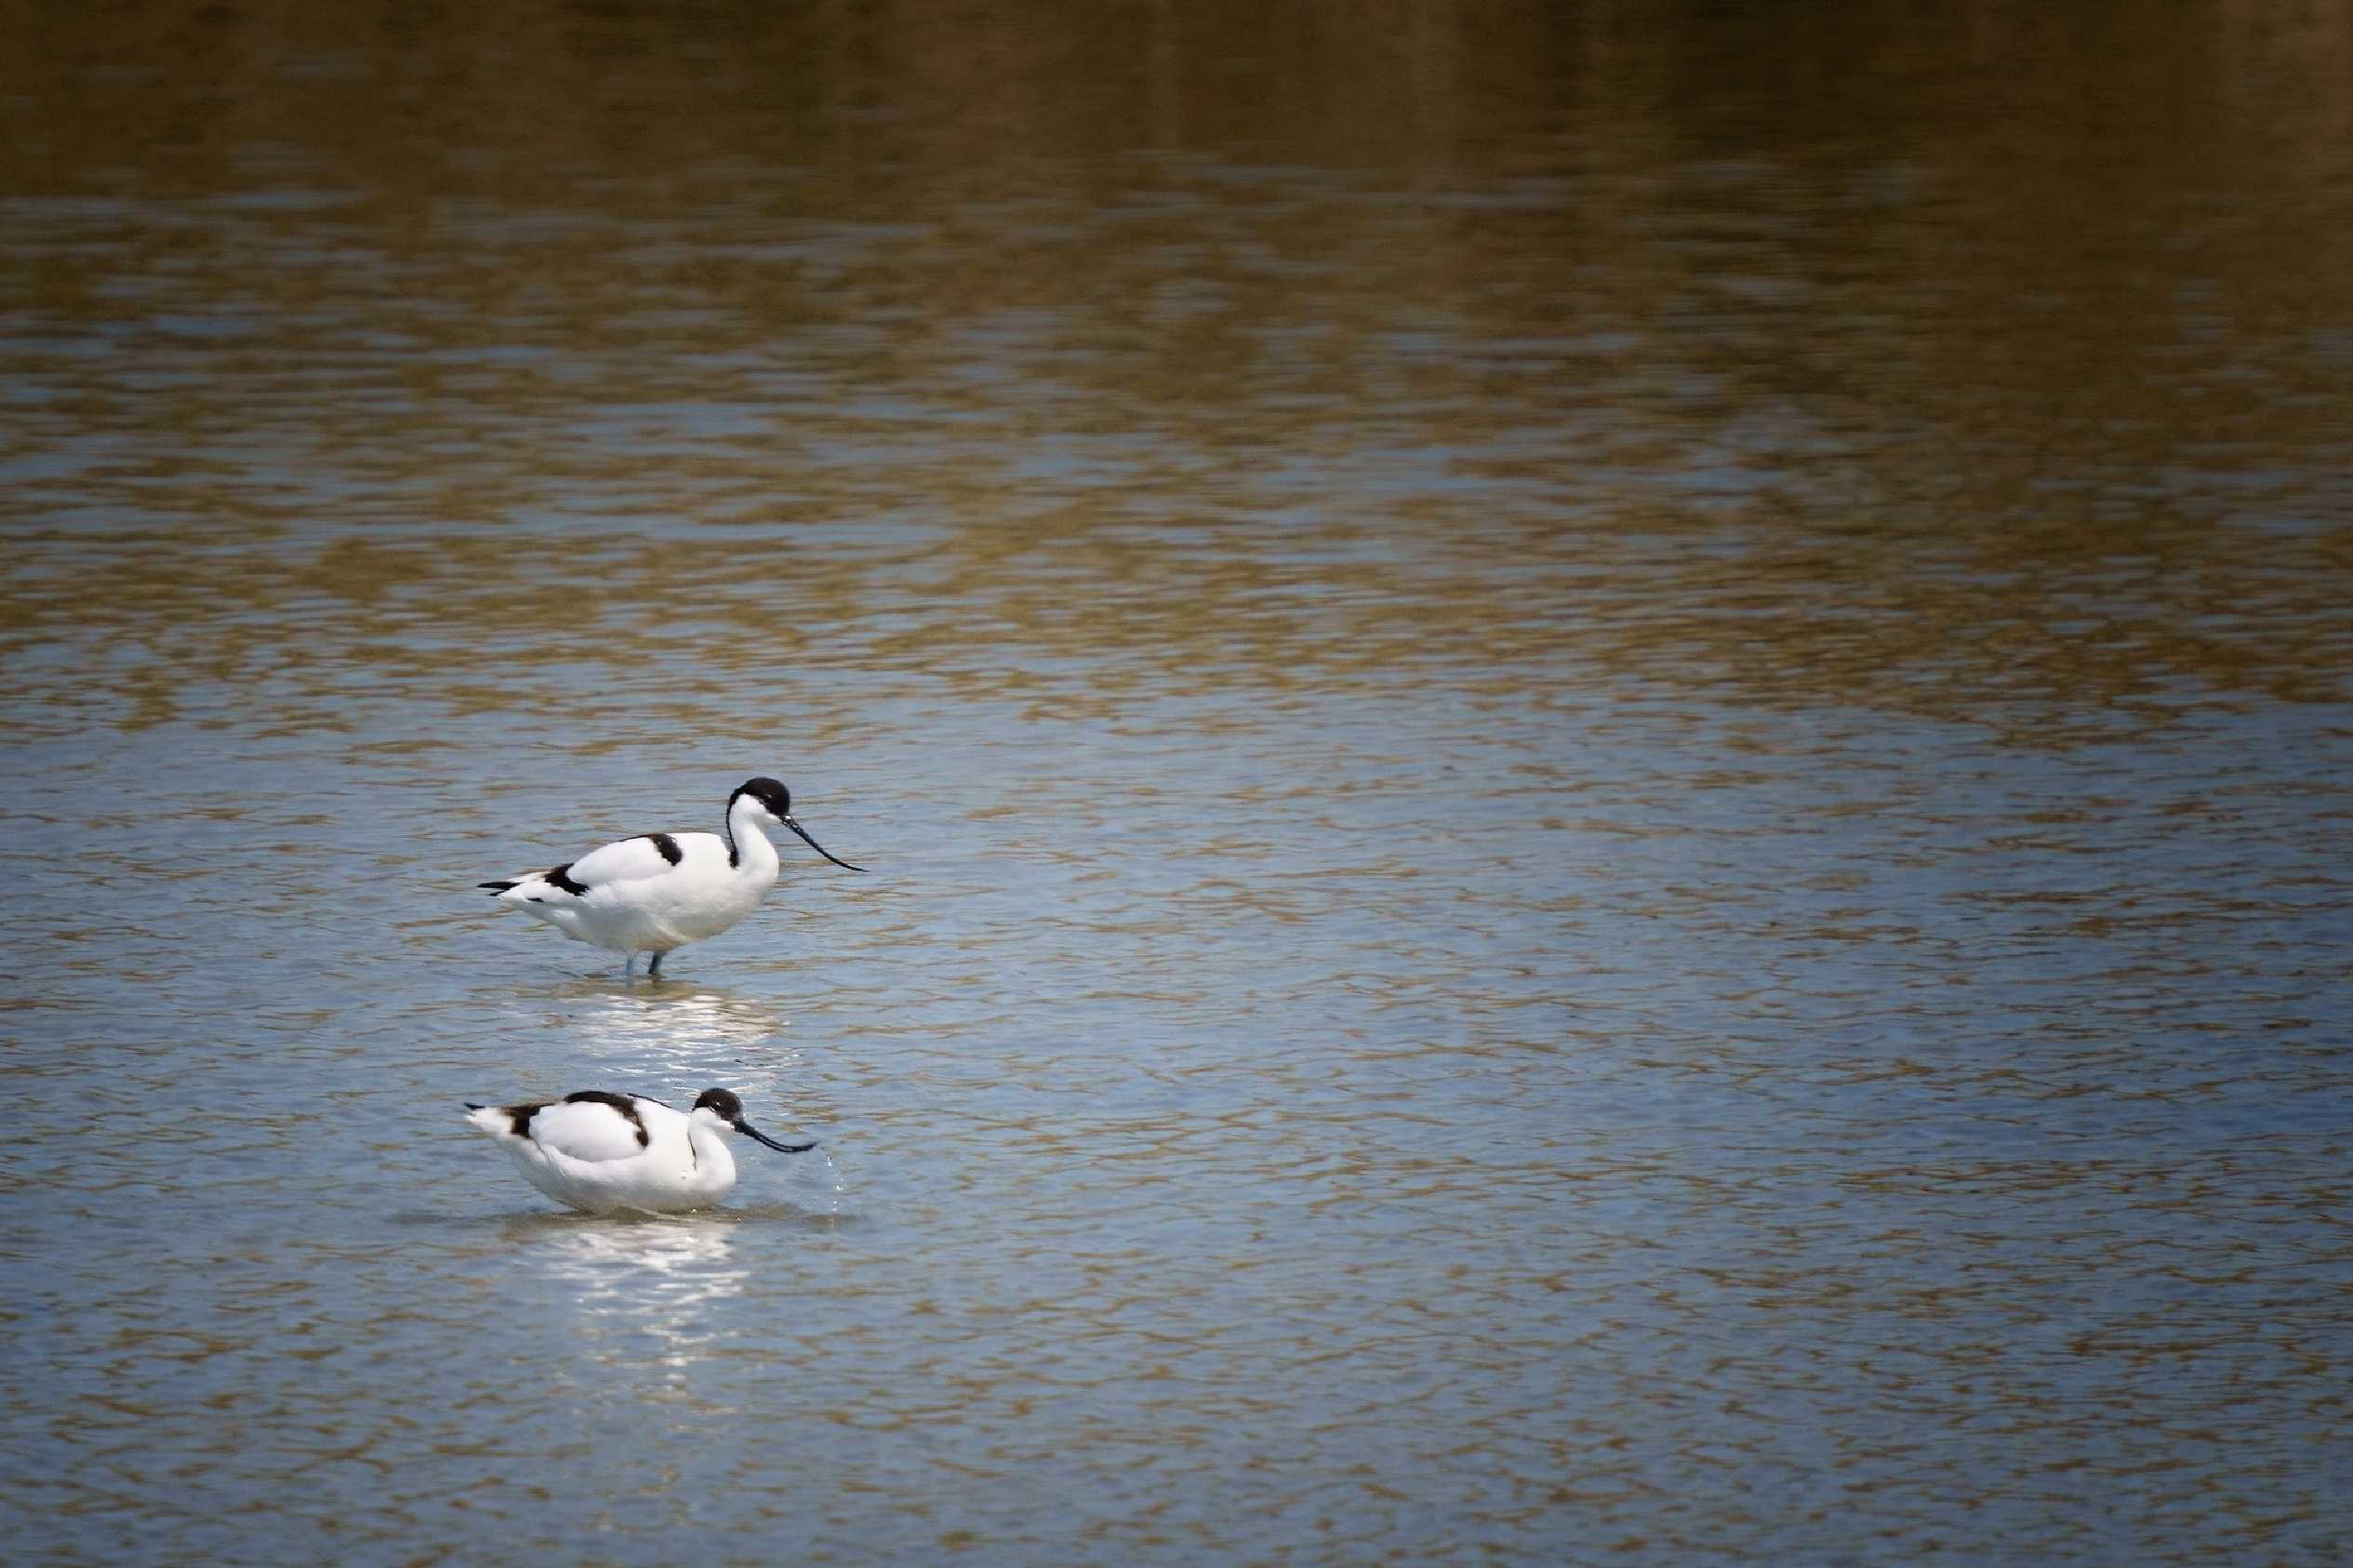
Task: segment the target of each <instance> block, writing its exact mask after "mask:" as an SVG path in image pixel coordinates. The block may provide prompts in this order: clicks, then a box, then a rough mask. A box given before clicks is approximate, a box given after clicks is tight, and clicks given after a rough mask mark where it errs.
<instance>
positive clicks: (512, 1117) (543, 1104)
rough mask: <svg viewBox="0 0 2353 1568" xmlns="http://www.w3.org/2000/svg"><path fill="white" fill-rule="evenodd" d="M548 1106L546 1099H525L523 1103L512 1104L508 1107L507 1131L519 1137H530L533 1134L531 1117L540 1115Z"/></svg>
mask: <svg viewBox="0 0 2353 1568" xmlns="http://www.w3.org/2000/svg"><path fill="white" fill-rule="evenodd" d="M547 1108H548V1102H547V1101H546V1100H525V1102H524V1103H523V1104H521V1105H511V1106H508V1107H506V1108H505V1110H506V1113H507V1131H509V1132H511V1133H512V1134H513V1135H514V1136H517V1137H519V1138H527V1137H529V1136H531V1118H533V1117H534V1116H537V1115H538V1114H539V1112H541V1111H542V1110H546V1109H547Z"/></svg>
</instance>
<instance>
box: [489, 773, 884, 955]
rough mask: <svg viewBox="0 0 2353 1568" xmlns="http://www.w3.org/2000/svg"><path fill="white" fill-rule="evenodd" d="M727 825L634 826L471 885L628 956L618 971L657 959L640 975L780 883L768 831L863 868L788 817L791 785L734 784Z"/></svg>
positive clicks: (754, 905)
mask: <svg viewBox="0 0 2353 1568" xmlns="http://www.w3.org/2000/svg"><path fill="white" fill-rule="evenodd" d="M726 827H727V831H726V832H725V834H724V835H723V834H720V833H640V834H638V835H637V837H635V838H630V839H621V840H618V842H616V843H613V844H606V845H605V847H604V848H602V849H593V850H591V851H590V852H589V853H588V854H586V855H583V856H581V857H579V858H578V860H569V861H566V862H565V863H564V864H563V865H561V866H558V867H556V868H555V869H554V870H549V871H535V872H533V873H532V874H531V875H529V876H523V877H514V878H512V879H510V880H508V881H505V882H485V883H482V884H478V885H480V886H483V887H486V888H488V889H489V890H490V896H491V897H494V898H496V899H498V900H499V902H500V903H502V904H512V905H514V906H516V907H517V908H519V909H521V910H523V911H524V912H525V914H533V915H537V916H538V917H539V918H540V919H541V920H544V921H546V922H547V923H548V924H550V925H552V926H554V927H555V928H556V929H557V930H558V931H561V932H563V933H564V934H565V936H566V937H571V938H572V939H573V940H574V941H576V942H590V943H593V944H594V945H595V946H597V947H600V948H609V949H611V950H613V951H615V952H618V953H623V954H626V955H627V956H626V957H625V958H624V959H623V960H622V963H621V973H623V974H624V975H626V974H628V973H629V972H630V968H631V965H633V964H635V963H636V962H637V955H638V954H639V953H641V952H650V953H652V954H653V955H654V962H653V963H650V964H648V965H647V966H646V969H645V972H646V973H647V974H648V975H658V974H660V973H661V972H662V955H663V954H664V953H666V952H668V951H670V950H671V949H672V948H675V947H682V946H684V945H685V944H686V943H688V942H699V941H701V940H702V939H703V938H704V937H716V936H718V935H719V933H721V932H722V931H725V930H726V929H727V927H729V926H730V925H733V924H735V923H736V922H738V921H739V920H741V919H742V918H743V917H744V916H746V915H748V914H750V913H751V911H752V910H756V909H758V908H759V907H760V900H761V898H762V897H764V896H765V895H766V893H767V891H768V889H769V887H770V886H771V885H772V884H774V883H775V882H776V880H777V869H778V866H777V850H776V845H774V844H770V843H769V842H768V832H769V831H773V830H775V829H777V828H779V827H783V828H790V829H791V830H792V831H794V832H796V833H799V834H800V835H801V839H802V842H804V843H805V844H807V845H808V846H809V847H810V848H811V849H814V850H816V851H817V852H818V854H819V855H823V856H825V857H826V858H827V859H828V860H831V861H832V862H833V863H834V864H835V865H837V866H840V867H842V868H843V869H844V870H852V871H862V870H865V869H866V868H865V867H863V866H853V865H851V864H850V863H849V862H848V861H847V860H843V859H839V858H836V857H834V856H832V855H831V854H828V853H827V851H826V848H825V846H824V845H823V844H819V843H818V842H817V840H815V839H813V838H810V837H809V835H808V831H807V830H805V829H804V828H803V827H802V826H801V824H800V823H799V822H797V821H795V820H793V817H792V794H791V791H789V790H787V789H786V788H785V787H784V786H783V785H781V784H779V783H778V782H777V781H776V780H775V779H773V778H753V779H749V780H746V781H745V782H744V783H741V784H738V785H737V786H736V792H735V793H734V794H732V795H729V796H728V797H727V812H726Z"/></svg>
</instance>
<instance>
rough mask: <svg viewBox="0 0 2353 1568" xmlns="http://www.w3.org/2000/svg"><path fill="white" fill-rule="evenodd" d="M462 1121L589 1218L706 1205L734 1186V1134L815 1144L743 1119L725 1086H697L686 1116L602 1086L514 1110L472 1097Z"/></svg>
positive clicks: (797, 1148)
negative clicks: (770, 1132)
mask: <svg viewBox="0 0 2353 1568" xmlns="http://www.w3.org/2000/svg"><path fill="white" fill-rule="evenodd" d="M466 1121H467V1122H468V1123H471V1124H472V1125H473V1126H475V1127H477V1128H479V1129H481V1130H482V1131H483V1132H485V1133H487V1134H489V1135H490V1136H491V1137H493V1138H495V1139H497V1140H498V1143H499V1147H500V1148H501V1149H505V1150H506V1151H507V1152H508V1153H509V1154H510V1155H512V1156H513V1158H514V1163H515V1164H516V1166H517V1167H518V1168H520V1169H521V1170H522V1172H523V1175H524V1176H525V1179H526V1180H528V1181H529V1182H530V1183H531V1185H532V1186H534V1187H536V1188H538V1189H539V1190H540V1191H542V1192H544V1193H546V1194H547V1195H548V1196H549V1197H551V1198H553V1199H555V1200H556V1201H557V1202H558V1203H568V1204H570V1205H571V1206H572V1207H573V1208H576V1209H580V1210H583V1211H585V1212H586V1213H589V1214H624V1213H628V1212H631V1211H632V1210H641V1211H645V1212H647V1213H652V1214H680V1213H684V1212H685V1211H686V1210H689V1209H700V1208H708V1207H709V1206H710V1205H711V1204H712V1203H717V1202H718V1201H719V1200H720V1199H722V1198H724V1197H725V1196H726V1195H727V1193H728V1192H729V1191H730V1190H731V1189H733V1188H734V1187H735V1185H736V1161H735V1156H734V1155H733V1154H731V1153H729V1152H728V1150H727V1136H728V1135H729V1134H732V1133H741V1134H743V1136H746V1137H748V1138H751V1139H753V1140H754V1141H755V1142H759V1143H764V1144H766V1145H767V1146H768V1147H769V1148H770V1149H780V1150H782V1151H783V1152H784V1153H787V1154H804V1153H806V1152H808V1151H809V1150H810V1149H815V1148H816V1147H817V1143H816V1140H814V1139H812V1140H810V1141H809V1142H806V1143H780V1142H778V1140H777V1139H775V1138H772V1137H770V1136H768V1135H767V1134H765V1133H764V1132H762V1131H761V1130H760V1129H759V1128H757V1127H755V1126H753V1125H752V1124H751V1123H750V1122H748V1121H746V1120H745V1119H744V1114H743V1101H741V1100H739V1099H738V1098H737V1097H736V1096H735V1095H734V1093H733V1092H732V1091H730V1090H726V1089H705V1090H704V1091H703V1092H702V1093H701V1094H700V1095H699V1096H697V1097H696V1099H695V1108H694V1110H690V1111H685V1112H680V1111H678V1110H672V1109H671V1107H670V1106H668V1105H665V1104H663V1103H662V1102H661V1101H660V1100H658V1099H655V1098H653V1097H652V1096H649V1095H617V1094H614V1093H612V1092H611V1091H610V1090H606V1089H582V1090H580V1091H579V1092H578V1094H571V1095H566V1096H564V1097H563V1098H562V1099H560V1100H525V1101H524V1102H522V1103H521V1104H519V1105H476V1104H474V1103H473V1102H472V1101H471V1100H470V1101H468V1102H467V1104H466Z"/></svg>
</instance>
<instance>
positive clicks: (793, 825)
mask: <svg viewBox="0 0 2353 1568" xmlns="http://www.w3.org/2000/svg"><path fill="white" fill-rule="evenodd" d="M784 825H785V826H786V827H788V828H790V829H791V830H792V831H794V832H796V833H798V834H800V835H801V842H802V843H803V844H807V845H808V846H809V847H810V848H811V849H814V850H816V851H817V852H818V854H819V855H825V857H826V858H827V859H828V860H831V861H832V862H833V863H834V864H835V865H837V866H839V867H841V868H842V870H845V871H862V870H866V868H865V867H863V866H853V865H851V864H850V863H849V862H848V861H847V860H844V859H843V858H841V857H839V856H835V855H826V853H825V845H823V844H819V843H818V842H817V840H815V839H813V838H811V837H809V831H808V830H807V829H806V828H804V827H803V826H801V824H800V823H798V822H795V821H794V820H792V818H791V817H786V818H785V819H784Z"/></svg>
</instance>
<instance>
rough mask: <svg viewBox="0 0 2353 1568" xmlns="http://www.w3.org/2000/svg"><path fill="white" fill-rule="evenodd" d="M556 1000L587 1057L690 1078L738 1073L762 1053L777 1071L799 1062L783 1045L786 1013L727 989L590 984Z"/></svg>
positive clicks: (569, 1033)
mask: <svg viewBox="0 0 2353 1568" xmlns="http://www.w3.org/2000/svg"><path fill="white" fill-rule="evenodd" d="M554 997H555V1001H556V1003H557V1006H558V1010H559V1014H560V1017H561V1021H562V1025H563V1027H564V1029H565V1036H566V1038H567V1039H568V1040H569V1041H570V1042H571V1043H572V1046H573V1048H574V1049H575V1050H576V1051H578V1053H579V1054H580V1055H581V1056H584V1057H588V1058H592V1059H599V1060H602V1059H615V1060H623V1061H628V1062H630V1063H632V1064H639V1063H645V1062H648V1061H652V1062H658V1063H662V1064H666V1065H669V1066H671V1067H675V1068H676V1069H677V1070H679V1071H681V1072H685V1073H686V1074H687V1075H688V1076H693V1075H694V1074H697V1073H709V1072H714V1071H718V1070H721V1069H723V1068H733V1067H736V1066H738V1064H740V1063H742V1062H743V1061H744V1060H745V1058H746V1056H748V1055H751V1054H752V1053H755V1052H756V1053H757V1059H758V1062H759V1064H760V1065H761V1066H763V1067H764V1068H766V1069H769V1070H782V1069H784V1068H787V1067H789V1066H791V1064H792V1063H793V1062H794V1061H797V1060H798V1059H799V1053H797V1052H796V1051H794V1050H793V1049H792V1048H791V1046H789V1045H787V1044H786V1043H784V1038H783V1037H784V1032H785V1030H786V1029H787V1028H788V1027H789V1026H788V1024H787V1022H786V1020H785V1017H784V1016H783V1015H782V1014H781V1013H779V1012H778V1011H777V1010H776V1008H775V1007H774V1006H772V1005H770V1004H769V1003H766V1002H765V1001H763V1000H762V999H760V998H758V997H754V996H750V995H746V994H743V993H741V992H738V991H736V990H730V989H728V988H726V987H724V986H715V985H709V984H704V983H701V982H688V983H678V982H655V983H651V984H649V983H647V982H645V981H643V980H640V981H638V982H636V983H634V984H630V985H624V984H623V983H622V982H620V981H619V980H618V979H614V980H592V979H583V980H575V981H572V982H570V983H568V984H565V985H564V986H562V987H561V988H559V989H558V990H556V991H555V993H554ZM713 1082H720V1080H713ZM729 1086H730V1087H733V1088H736V1089H737V1090H738V1092H740V1091H741V1087H742V1086H741V1085H740V1084H735V1083H730V1084H729Z"/></svg>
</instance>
